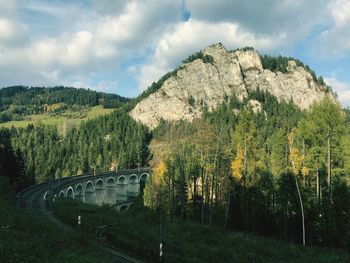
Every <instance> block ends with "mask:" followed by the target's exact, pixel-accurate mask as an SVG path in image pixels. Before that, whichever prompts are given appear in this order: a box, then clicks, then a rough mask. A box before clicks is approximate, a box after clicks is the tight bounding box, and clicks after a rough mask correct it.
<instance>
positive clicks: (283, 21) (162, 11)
mask: <svg viewBox="0 0 350 263" xmlns="http://www.w3.org/2000/svg"><path fill="white" fill-rule="evenodd" d="M349 25H350V0H328V1H327V0H312V1H310V0H259V1H256V0H245V1H242V0H215V1H213V0H128V1H126V0H125V1H122V0H77V1H72V0H50V1H49V0H47V1H44V0H0V87H5V86H11V85H25V86H57V85H64V86H74V87H79V88H89V89H94V90H99V91H104V92H110V93H116V94H119V95H122V96H127V97H135V96H137V95H138V94H140V93H141V92H142V91H143V90H144V89H145V88H147V87H148V86H149V85H150V84H151V83H152V82H153V81H157V80H158V79H159V78H160V77H161V76H162V75H163V74H165V73H166V72H168V71H170V70H172V69H174V68H175V67H177V66H178V65H180V64H181V61H182V60H184V59H186V58H187V57H188V56H189V55H190V54H192V53H194V52H196V51H199V50H201V49H204V48H206V47H207V46H209V45H211V44H214V43H218V42H221V43H222V44H223V45H224V46H225V47H226V48H227V49H235V48H239V47H245V46H252V47H254V48H255V49H257V50H258V51H259V52H260V53H261V54H269V55H279V54H280V55H284V56H291V57H294V58H297V59H299V60H301V61H303V62H304V63H306V64H308V65H309V66H310V67H311V68H312V69H313V70H314V71H315V72H316V74H317V75H318V76H319V75H322V76H323V78H324V79H325V81H326V83H327V84H329V85H330V86H332V88H333V90H334V91H335V92H337V94H338V98H339V100H340V102H341V103H342V105H343V106H344V107H349V106H350V26H349Z"/></svg>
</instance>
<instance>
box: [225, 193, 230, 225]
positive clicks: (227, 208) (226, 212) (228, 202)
mask: <svg viewBox="0 0 350 263" xmlns="http://www.w3.org/2000/svg"><path fill="white" fill-rule="evenodd" d="M230 202H231V191H230V188H229V189H228V200H227V205H226V211H225V220H224V227H226V226H227V220H228V211H229V209H230Z"/></svg>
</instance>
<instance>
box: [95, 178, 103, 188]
mask: <svg viewBox="0 0 350 263" xmlns="http://www.w3.org/2000/svg"><path fill="white" fill-rule="evenodd" d="M103 188H104V182H103V180H102V179H98V180H97V181H96V190H97V189H98V190H102V189H103Z"/></svg>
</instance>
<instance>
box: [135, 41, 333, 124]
mask: <svg viewBox="0 0 350 263" xmlns="http://www.w3.org/2000/svg"><path fill="white" fill-rule="evenodd" d="M258 88H259V89H260V90H264V91H268V92H269V93H271V94H272V95H274V96H276V97H277V99H278V100H280V101H281V100H285V101H290V100H293V102H294V103H295V104H296V105H297V106H298V107H299V108H300V109H308V108H309V107H310V105H311V104H312V103H314V102H316V101H320V100H321V99H322V98H323V97H324V96H328V95H329V96H332V94H331V93H330V92H328V91H327V87H326V86H325V84H323V83H318V82H317V80H316V79H315V77H313V76H312V74H311V73H310V71H308V70H307V69H306V68H304V67H303V66H301V65H298V64H297V63H296V61H294V60H292V59H290V60H288V61H287V65H286V67H285V70H284V72H280V71H278V70H270V69H267V68H265V69H264V67H263V63H262V59H261V57H260V55H259V53H258V52H257V51H256V50H254V49H252V48H243V49H237V50H234V51H228V50H227V49H226V48H225V47H224V46H223V45H222V44H221V43H218V44H214V45H211V46H209V47H207V48H205V49H204V50H202V51H201V52H198V53H196V54H195V55H193V56H190V57H189V59H187V60H186V61H185V63H184V64H183V65H182V66H180V67H179V68H178V69H177V70H176V71H174V72H173V74H170V77H169V78H168V79H166V80H165V81H164V83H163V84H162V86H161V87H160V88H159V89H158V90H157V91H156V92H154V93H152V94H151V95H149V96H148V97H147V98H145V99H143V100H142V101H140V102H139V103H138V104H137V105H136V106H135V108H134V109H133V110H132V111H131V113H130V114H131V116H132V117H133V118H134V119H135V120H137V121H140V122H142V123H144V124H145V125H147V126H149V127H150V128H154V127H156V126H157V125H158V123H159V121H160V119H161V118H163V119H165V120H169V121H177V120H180V119H186V120H189V121H191V120H192V119H194V118H198V117H200V116H201V114H202V108H203V105H204V104H205V105H206V106H208V109H209V110H212V109H215V107H216V106H217V105H218V104H219V103H221V102H222V101H223V100H224V98H226V97H230V96H232V95H235V96H237V97H238V98H239V99H241V100H242V99H243V98H245V97H247V95H248V93H249V91H252V90H256V89H258ZM255 104H256V103H255Z"/></svg>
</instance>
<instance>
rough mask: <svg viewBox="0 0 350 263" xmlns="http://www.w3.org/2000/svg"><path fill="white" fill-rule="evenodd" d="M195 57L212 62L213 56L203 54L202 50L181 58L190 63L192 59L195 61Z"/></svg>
mask: <svg viewBox="0 0 350 263" xmlns="http://www.w3.org/2000/svg"><path fill="white" fill-rule="evenodd" d="M196 59H201V60H202V61H203V62H204V63H209V64H213V63H214V58H213V57H212V56H210V55H204V53H203V52H202V51H199V52H196V53H194V54H192V55H190V56H189V57H188V58H187V59H185V60H183V61H182V62H183V63H191V62H192V61H195V60H196Z"/></svg>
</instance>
